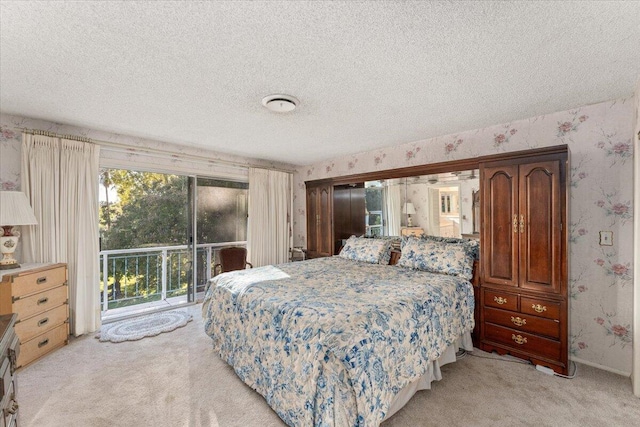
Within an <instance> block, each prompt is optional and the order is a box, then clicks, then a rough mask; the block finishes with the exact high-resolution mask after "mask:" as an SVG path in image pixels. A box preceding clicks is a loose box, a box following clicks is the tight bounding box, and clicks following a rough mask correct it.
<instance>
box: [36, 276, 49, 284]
mask: <svg viewBox="0 0 640 427" xmlns="http://www.w3.org/2000/svg"><path fill="white" fill-rule="evenodd" d="M46 281H47V276H44V277H38V279H37V280H36V283H37V284H38V285H41V284H43V283H45V282H46Z"/></svg>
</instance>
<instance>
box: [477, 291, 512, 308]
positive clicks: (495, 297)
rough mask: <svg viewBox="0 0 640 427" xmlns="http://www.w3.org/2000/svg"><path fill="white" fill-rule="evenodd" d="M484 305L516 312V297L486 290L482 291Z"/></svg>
mask: <svg viewBox="0 0 640 427" xmlns="http://www.w3.org/2000/svg"><path fill="white" fill-rule="evenodd" d="M484 305H485V306H488V307H497V308H502V309H504V310H511V311H518V295H514V294H509V293H506V292H500V291H493V290H488V289H487V290H485V291H484Z"/></svg>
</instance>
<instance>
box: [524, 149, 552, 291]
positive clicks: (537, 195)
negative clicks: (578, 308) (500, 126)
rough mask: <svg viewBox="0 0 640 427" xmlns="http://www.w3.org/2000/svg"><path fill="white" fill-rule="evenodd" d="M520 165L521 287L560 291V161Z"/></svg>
mask: <svg viewBox="0 0 640 427" xmlns="http://www.w3.org/2000/svg"><path fill="white" fill-rule="evenodd" d="M519 168H520V170H519V199H520V203H519V205H520V206H519V209H518V210H519V213H518V234H519V238H520V283H519V286H520V287H522V288H524V289H531V290H537V291H543V292H552V293H556V294H558V293H560V281H561V279H560V272H561V266H560V265H559V263H560V261H561V257H560V253H561V250H562V228H561V227H562V212H561V205H562V203H561V200H560V197H561V188H560V182H561V180H560V161H559V160H551V161H546V162H538V163H526V164H521V165H520V166H519Z"/></svg>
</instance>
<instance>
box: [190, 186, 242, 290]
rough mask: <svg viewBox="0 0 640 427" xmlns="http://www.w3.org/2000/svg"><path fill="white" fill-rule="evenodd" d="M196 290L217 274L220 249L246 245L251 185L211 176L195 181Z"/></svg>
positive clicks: (203, 288)
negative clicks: (248, 198) (215, 268)
mask: <svg viewBox="0 0 640 427" xmlns="http://www.w3.org/2000/svg"><path fill="white" fill-rule="evenodd" d="M196 183H197V185H196V188H197V190H196V206H197V208H196V242H197V244H196V246H197V256H196V265H197V274H196V277H197V280H196V292H197V293H198V294H199V293H202V292H204V290H205V287H206V284H207V281H208V280H209V279H210V278H211V277H212V276H213V275H214V274H215V272H214V267H215V265H216V264H217V263H218V250H219V249H220V248H221V247H224V246H243V247H246V243H247V242H246V241H247V214H248V205H247V196H248V192H249V184H248V183H247V182H236V181H229V180H220V179H212V178H197V180H196Z"/></svg>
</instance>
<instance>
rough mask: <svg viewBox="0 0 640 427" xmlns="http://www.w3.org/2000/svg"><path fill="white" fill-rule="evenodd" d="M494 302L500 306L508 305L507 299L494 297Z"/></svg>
mask: <svg viewBox="0 0 640 427" xmlns="http://www.w3.org/2000/svg"><path fill="white" fill-rule="evenodd" d="M493 300H494V301H495V302H497V303H498V304H500V305H502V304H506V303H507V299H506V298H502V297H493Z"/></svg>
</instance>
